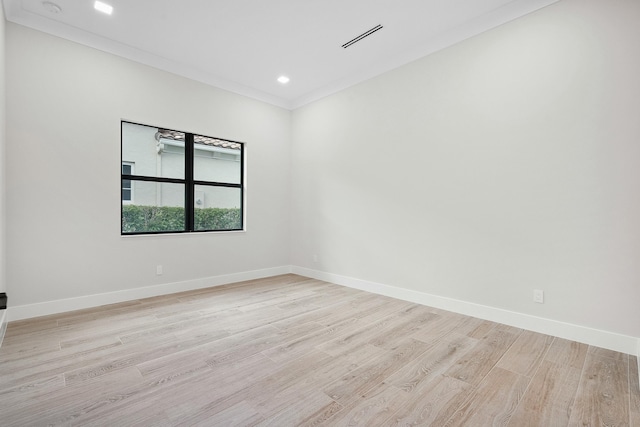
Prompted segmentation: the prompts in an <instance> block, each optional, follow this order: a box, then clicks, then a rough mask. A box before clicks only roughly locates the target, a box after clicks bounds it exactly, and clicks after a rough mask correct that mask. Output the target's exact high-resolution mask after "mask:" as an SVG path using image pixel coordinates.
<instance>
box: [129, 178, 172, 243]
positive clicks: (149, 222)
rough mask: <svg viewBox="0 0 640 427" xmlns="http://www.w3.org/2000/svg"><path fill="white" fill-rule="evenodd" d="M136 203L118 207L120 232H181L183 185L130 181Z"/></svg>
mask: <svg viewBox="0 0 640 427" xmlns="http://www.w3.org/2000/svg"><path fill="white" fill-rule="evenodd" d="M131 184H132V189H133V191H134V192H135V195H136V199H135V202H134V203H130V204H129V203H127V204H125V203H124V202H125V201H126V199H125V198H124V197H125V191H123V192H122V194H123V200H122V201H123V204H122V232H123V233H144V232H158V231H184V230H185V220H184V215H185V214H184V184H170V183H160V182H146V181H136V180H132V181H131Z"/></svg>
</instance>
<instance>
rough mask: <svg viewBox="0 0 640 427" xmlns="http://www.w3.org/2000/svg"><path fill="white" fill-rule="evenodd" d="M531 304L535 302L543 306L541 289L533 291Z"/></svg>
mask: <svg viewBox="0 0 640 427" xmlns="http://www.w3.org/2000/svg"><path fill="white" fill-rule="evenodd" d="M533 302H537V303H538V304H544V291H543V290H541V289H534V290H533Z"/></svg>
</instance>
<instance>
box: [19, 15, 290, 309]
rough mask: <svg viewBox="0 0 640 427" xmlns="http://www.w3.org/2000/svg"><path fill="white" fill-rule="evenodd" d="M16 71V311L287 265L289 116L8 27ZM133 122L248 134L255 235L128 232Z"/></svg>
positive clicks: (244, 137)
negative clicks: (123, 153) (124, 126)
mask: <svg viewBox="0 0 640 427" xmlns="http://www.w3.org/2000/svg"><path fill="white" fill-rule="evenodd" d="M7 78H8V80H9V82H10V84H9V85H8V87H7V104H8V105H9V109H8V113H7V123H8V126H7V158H9V159H11V160H10V162H8V164H7V189H8V191H7V223H8V229H7V246H8V248H10V250H9V251H7V262H8V267H9V268H8V271H7V274H8V288H9V289H8V293H9V295H10V299H11V301H10V306H11V307H15V306H23V305H28V304H35V303H38V302H47V301H54V300H58V299H68V298H76V297H81V296H85V295H95V294H101V293H106V292H116V291H123V290H131V289H135V288H143V287H145V286H153V285H159V284H166V283H173V282H183V281H189V280H197V279H202V278H207V277H217V276H220V275H227V274H234V273H239V272H248V271H254V270H261V269H268V268H274V267H280V266H287V265H288V264H289V224H288V222H289V195H290V187H289V179H290V150H291V113H290V112H289V111H287V110H284V109H281V108H278V107H274V106H270V105H268V104H265V103H262V102H258V101H255V100H251V99H248V98H245V97H242V96H239V95H235V94H232V93H229V92H226V91H223V90H219V89H216V88H212V87H210V86H206V85H204V84H200V83H197V82H194V81H191V80H188V79H184V78H181V77H178V76H175V75H172V74H169V73H166V72H162V71H158V70H156V69H153V68H150V67H146V66H143V65H140V64H137V63H133V62H131V61H128V60H124V59H121V58H118V57H115V56H112V55H109V54H105V53H103V52H100V51H97V50H94V49H90V48H87V47H84V46H81V45H78V44H75V43H72V42H69V41H65V40H62V39H59V38H56V37H52V36H49V35H45V34H44V33H40V32H37V31H33V30H31V29H28V28H25V27H22V26H18V25H14V24H11V23H8V24H7ZM122 119H125V120H129V121H133V122H137V123H144V124H150V125H157V126H166V127H167V128H169V129H179V130H184V131H191V132H195V133H199V134H202V135H212V136H216V137H219V138H225V139H230V140H236V141H242V142H246V150H247V153H246V155H247V203H246V206H247V221H246V222H247V231H246V233H205V234H195V235H175V236H155V237H154V236H145V237H121V236H120V176H119V174H120V120H122ZM158 264H161V265H163V267H164V268H163V270H164V274H163V275H162V276H156V265H158Z"/></svg>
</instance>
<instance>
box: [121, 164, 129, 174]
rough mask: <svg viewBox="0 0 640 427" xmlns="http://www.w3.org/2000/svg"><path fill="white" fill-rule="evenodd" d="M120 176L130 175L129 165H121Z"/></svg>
mask: <svg viewBox="0 0 640 427" xmlns="http://www.w3.org/2000/svg"><path fill="white" fill-rule="evenodd" d="M122 174H123V175H131V165H122Z"/></svg>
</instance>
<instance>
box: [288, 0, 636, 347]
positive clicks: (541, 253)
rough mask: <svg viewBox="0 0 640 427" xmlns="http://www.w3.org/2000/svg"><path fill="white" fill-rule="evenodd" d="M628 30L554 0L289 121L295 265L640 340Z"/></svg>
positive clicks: (614, 2) (611, 4)
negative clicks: (541, 297) (541, 299)
mask: <svg viewBox="0 0 640 427" xmlns="http://www.w3.org/2000/svg"><path fill="white" fill-rule="evenodd" d="M639 18H640V2H637V1H630V0H611V1H602V0H564V1H562V2H559V3H556V4H554V5H552V6H549V7H547V8H545V9H542V10H540V11H538V12H535V13H533V14H531V15H528V16H526V17H524V18H521V19H518V20H516V21H514V22H511V23H509V24H506V25H503V26H501V27H499V28H497V29H494V30H492V31H489V32H487V33H485V34H483V35H480V36H477V37H474V38H472V39H469V40H467V41H465V42H462V43H460V44H458V45H456V46H453V47H451V48H448V49H446V50H443V51H441V52H439V53H436V54H434V55H431V56H428V57H426V58H423V59H421V60H419V61H416V62H414V63H411V64H409V65H407V66H404V67H402V68H399V69H396V70H394V71H392V72H389V73H387V74H384V75H382V76H380V77H377V78H375V79H372V80H369V81H368V82H365V83H363V84H360V85H358V86H355V87H352V88H350V89H347V90H344V91H342V92H340V93H338V94H336V95H333V96H331V97H328V98H325V99H323V100H320V101H317V102H315V103H313V104H310V105H308V106H305V107H302V108H300V109H298V110H296V111H295V112H294V115H293V141H294V147H293V158H292V161H293V170H292V173H293V178H292V183H293V184H292V185H293V193H292V221H293V223H292V233H291V236H292V249H291V259H292V264H293V265H297V266H300V267H303V268H308V269H313V270H317V271H322V272H329V273H332V274H335V275H341V276H346V277H353V278H358V279H361V280H364V281H368V282H375V283H382V284H386V285H391V286H395V287H399V288H402V289H407V290H412V291H419V292H423V293H427V294H433V295H438V296H442V297H448V298H453V299H457V300H462V301H466V302H470V303H475V304H481V305H486V306H491V307H495V308H498V309H503V310H508V311H513V312H517V313H521V314H525V315H532V316H539V317H541V318H545V319H552V320H556V321H558V322H567V323H571V324H576V325H581V326H584V327H587V328H595V329H599V330H603V331H609V332H613V333H617V334H623V335H628V336H632V337H640V310H639V307H638V301H640V286H639V284H640V257H639V255H640V191H639V190H638V186H639V183H640V120H639V117H640V77H639V76H640V49H638V40H640V25H638V22H639ZM314 254H317V256H318V261H317V262H314V261H313V257H314ZM533 289H542V290H544V291H545V296H546V301H545V304H542V305H541V304H535V303H533V301H532V290H533Z"/></svg>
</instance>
